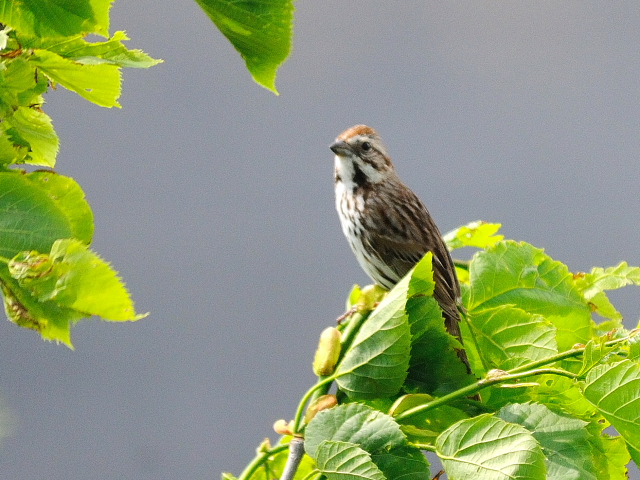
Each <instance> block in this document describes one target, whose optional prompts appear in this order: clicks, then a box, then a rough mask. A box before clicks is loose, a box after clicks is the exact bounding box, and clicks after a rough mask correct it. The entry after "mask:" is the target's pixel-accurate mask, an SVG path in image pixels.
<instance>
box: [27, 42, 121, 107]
mask: <svg viewBox="0 0 640 480" xmlns="http://www.w3.org/2000/svg"><path fill="white" fill-rule="evenodd" d="M33 62H34V63H35V64H37V65H38V67H39V71H40V72H42V73H43V74H45V75H46V76H47V77H49V78H50V79H51V80H52V81H53V82H55V83H59V84H60V85H62V86H63V87H65V88H66V89H68V90H71V91H72V92H76V93H77V94H78V95H80V96H81V97H83V98H85V99H86V100H89V101H90V102H93V103H95V104H96V105H100V106H101V107H120V104H119V103H118V102H117V100H118V97H120V81H121V78H120V69H119V68H118V67H117V65H111V64H100V65H83V64H81V63H78V62H74V61H72V60H69V59H66V58H64V57H61V56H60V55H58V54H56V53H53V52H50V51H48V50H35V51H34V55H33Z"/></svg>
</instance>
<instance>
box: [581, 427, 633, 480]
mask: <svg viewBox="0 0 640 480" xmlns="http://www.w3.org/2000/svg"><path fill="white" fill-rule="evenodd" d="M608 426H609V423H608V422H605V424H604V425H603V424H601V423H599V422H598V423H596V422H592V423H591V424H589V425H588V426H587V431H588V432H589V438H588V440H589V443H590V444H591V453H592V458H593V463H594V473H595V474H596V476H597V478H598V480H627V479H628V478H629V477H628V475H627V473H628V472H627V469H626V467H625V465H626V464H627V463H629V460H630V455H629V452H628V451H627V447H626V444H625V443H624V439H623V438H622V437H620V436H616V437H612V436H611V435H607V434H606V433H603V429H604V428H605V427H608Z"/></svg>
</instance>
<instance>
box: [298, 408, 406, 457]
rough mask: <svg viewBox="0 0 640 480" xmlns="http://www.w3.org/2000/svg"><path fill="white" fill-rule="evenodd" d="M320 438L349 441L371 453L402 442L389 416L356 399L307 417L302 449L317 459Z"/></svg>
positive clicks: (402, 438)
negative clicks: (309, 417) (311, 418)
mask: <svg viewBox="0 0 640 480" xmlns="http://www.w3.org/2000/svg"><path fill="white" fill-rule="evenodd" d="M324 440H334V441H341V442H350V443H352V444H355V445H358V446H360V447H361V448H363V449H364V450H366V451H367V452H372V453H374V452H380V451H382V450H384V449H388V448H390V447H394V446H396V447H397V446H401V445H405V444H406V437H405V436H404V434H403V433H402V431H401V430H400V426H399V425H398V424H397V423H396V422H395V420H394V419H393V418H391V417H390V416H389V415H385V414H384V413H382V412H378V411H377V410H374V409H372V408H371V407H368V406H366V405H362V404H359V403H347V404H344V405H339V406H337V407H334V408H331V409H329V410H323V411H321V412H320V413H318V414H317V415H316V416H315V417H314V418H313V420H311V422H310V423H309V425H307V428H306V431H305V451H306V452H307V453H308V454H309V455H310V456H311V457H312V458H314V459H317V456H318V454H317V449H318V446H319V445H320V443H322V442H323V441H324Z"/></svg>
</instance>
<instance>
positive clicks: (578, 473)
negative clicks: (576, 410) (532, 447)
mask: <svg viewBox="0 0 640 480" xmlns="http://www.w3.org/2000/svg"><path fill="white" fill-rule="evenodd" d="M498 416H499V417H500V418H501V419H503V420H504V421H506V422H510V423H517V424H518V425H522V426H523V427H524V428H526V429H527V430H529V431H530V432H531V434H532V435H533V438H535V439H536V440H537V441H538V443H539V444H540V446H541V447H542V449H543V451H544V454H545V457H546V467H547V479H548V480H596V479H597V478H598V477H597V476H596V474H595V466H594V463H593V460H592V454H591V444H590V443H589V441H588V439H589V434H588V432H587V430H586V426H587V425H588V424H589V423H588V422H585V421H583V420H579V419H577V418H573V417H570V416H568V415H561V414H558V413H555V412H552V411H551V410H549V408H547V407H546V406H545V405H541V404H536V403H525V404H512V405H507V406H506V407H503V408H502V409H501V410H500V412H498Z"/></svg>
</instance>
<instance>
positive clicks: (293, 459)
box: [280, 437, 304, 480]
mask: <svg viewBox="0 0 640 480" xmlns="http://www.w3.org/2000/svg"><path fill="white" fill-rule="evenodd" d="M303 456H304V439H302V438H300V437H293V438H292V439H291V441H290V442H289V457H287V464H286V465H285V466H284V470H283V471H282V476H281V477H280V480H293V477H295V475H296V472H297V471H298V466H299V465H300V461H301V460H302V457H303Z"/></svg>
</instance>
